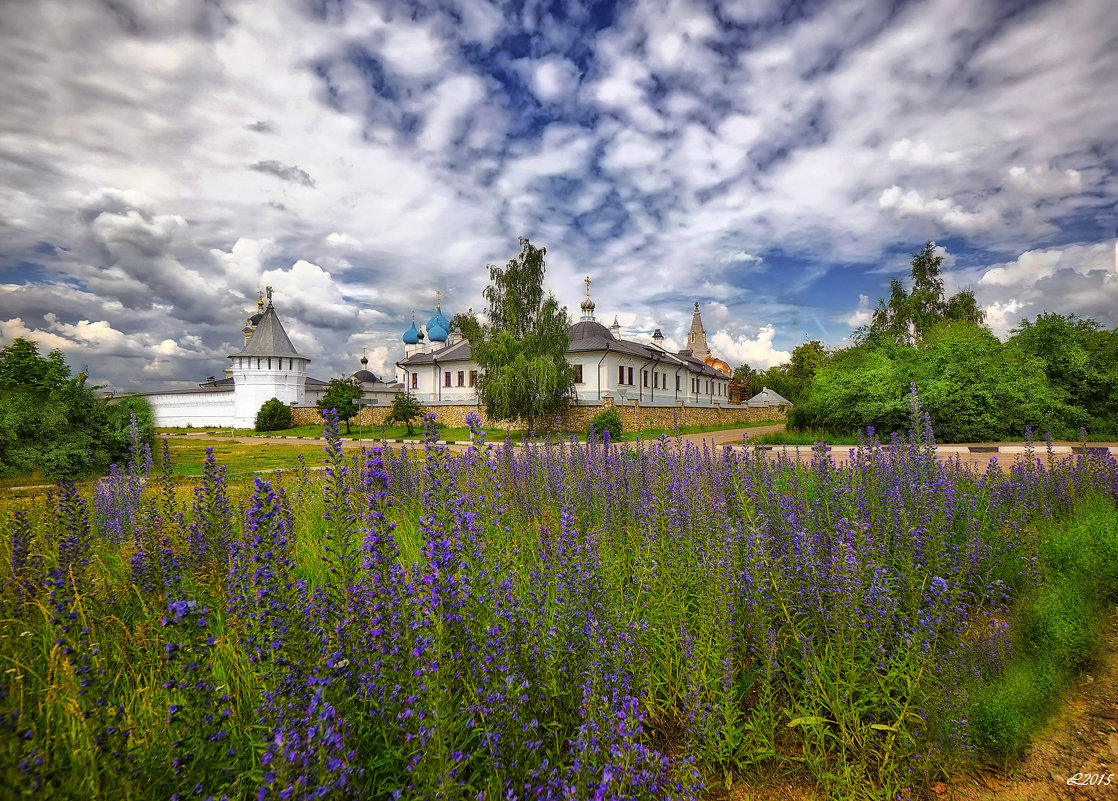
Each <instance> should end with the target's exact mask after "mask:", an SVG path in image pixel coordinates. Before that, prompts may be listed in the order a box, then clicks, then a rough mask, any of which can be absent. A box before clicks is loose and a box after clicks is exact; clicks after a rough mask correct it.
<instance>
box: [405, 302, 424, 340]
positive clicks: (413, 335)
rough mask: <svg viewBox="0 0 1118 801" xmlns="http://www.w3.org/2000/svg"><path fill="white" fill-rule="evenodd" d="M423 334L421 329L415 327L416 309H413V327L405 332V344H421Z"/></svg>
mask: <svg viewBox="0 0 1118 801" xmlns="http://www.w3.org/2000/svg"><path fill="white" fill-rule="evenodd" d="M422 336H423V334H421V333H420V332H419V329H418V328H416V327H415V309H412V311H411V328H409V329H408V330H407V331H405V332H404V344H405V345H418V344H419V338H420V337H422Z"/></svg>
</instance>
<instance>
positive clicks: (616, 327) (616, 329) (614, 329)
mask: <svg viewBox="0 0 1118 801" xmlns="http://www.w3.org/2000/svg"><path fill="white" fill-rule="evenodd" d="M609 332H610V333H611V334H613V338H614V339H621V323H619V322H617V315H616V314H615V315H613V325H611V326H610V327H609Z"/></svg>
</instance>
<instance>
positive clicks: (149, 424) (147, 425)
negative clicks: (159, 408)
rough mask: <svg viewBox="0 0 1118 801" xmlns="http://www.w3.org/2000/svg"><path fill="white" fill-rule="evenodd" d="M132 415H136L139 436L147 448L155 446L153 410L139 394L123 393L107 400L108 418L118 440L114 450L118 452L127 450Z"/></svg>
mask: <svg viewBox="0 0 1118 801" xmlns="http://www.w3.org/2000/svg"><path fill="white" fill-rule="evenodd" d="M133 415H135V416H136V426H137V427H138V428H139V430H140V437H141V438H142V439H143V441H144V442H145V443H146V444H147V446H148V447H149V448H154V447H155V412H153V411H152V410H151V404H149V403H148V402H147V399H146V398H144V397H142V396H140V395H125V396H124V397H123V398H116V399H112V400H110V401H109V418H110V420H111V421H112V428H113V432H114V434H115V435H116V438H117V441H118V445H117V446H116V450H117V452H119V453H124V452H126V451H127V450H128V436H129V435H128V429H129V426H130V425H131V424H132V416H133Z"/></svg>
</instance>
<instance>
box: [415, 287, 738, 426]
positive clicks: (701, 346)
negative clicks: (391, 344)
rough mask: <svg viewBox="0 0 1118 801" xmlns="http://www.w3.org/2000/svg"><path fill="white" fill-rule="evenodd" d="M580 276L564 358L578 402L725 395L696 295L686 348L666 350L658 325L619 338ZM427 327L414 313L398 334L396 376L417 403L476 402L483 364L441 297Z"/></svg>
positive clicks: (711, 400) (723, 373)
mask: <svg viewBox="0 0 1118 801" xmlns="http://www.w3.org/2000/svg"><path fill="white" fill-rule="evenodd" d="M585 283H586V298H585V300H583V301H582V303H581V304H580V308H581V310H582V315H581V319H580V320H579V321H578V322H577V323H575V324H574V325H572V326H571V327H570V330H569V334H568V336H569V338H570V342H569V344H568V346H567V361H568V363H570V364H571V365H572V366H573V367H574V368H575V372H576V379H575V385H574V398H573V400H574V401H575V402H576V403H586V404H595V403H600V402H601V401H602V399H603V398H607V397H609V398H613V399H614V401H615V402H619V403H625V402H633V401H636V402H637V403H640V404H641V405H675V404H678V403H680V402H683V403H687V404H703V405H714V404H727V403H729V387H730V366H729V365H728V364H726V362H724V361H722V360H721V359H717V358H715V357H714V356H713V354H711V352H710V348H709V346H708V345H707V336H706V330H705V329H704V328H703V322H702V317H701V316H700V314H699V304H698V303H696V304H695V309H694V313H693V315H692V318H691V329H690V331H689V333H688V335H687V348H685V349H684V350H680V351H678V352H676V353H672V352H670V351H668V350H667V349H665V347H664V336H663V334H662V333H661V332H660V329H656V330H655V331H654V332H653V334H652V341H651V342H646V343H642V342H636V341H633V340H628V339H622V338H621V326H620V325H618V323H617V318H616V317H615V318H614V321H613V325H612V326H610V327H609V328H607V327H606V326H605V325H603V324H602V323H600V322H598V321H597V319H596V317H595V315H594V311H595V308H596V307H595V304H594V301H593V300H592V299H591V298H590V283H591V282H590V278H589V277H587V278H586V282H585ZM425 329H426V331H424V330H421V329H419V328H417V327H416V324H415V319H414V315H413V319H412V324H411V327H410V328H409V329H408V330H407V331H405V332H404V335H403V342H404V358H403V359H402V360H401V361H399V362H397V363H396V380H397V382H399V383H400V384H402V385H403V386H404V387H406V388H407V390H408V391H409V392H411V393H412V394H413V395H415V396H416V398H417V399H418V400H419V401H420V402H421V403H428V404H431V403H476V402H477V389H476V386H477V380H478V376H479V373H480V369H481V368H480V366H479V365H478V364H477V362H475V361H473V359H472V358H471V354H470V343H469V342H467V341H466V340H464V339H462V338H461V336H460V335H457V334H456V333H455V332H453V331H451V330H450V322H449V320H448V318H447V317H446V315H445V314H443V311H442V303H441V301H440V302H437V305H436V309H435V314H434V315H433V316H432V317H431V319H430V320H428V321H427V325H426V326H425Z"/></svg>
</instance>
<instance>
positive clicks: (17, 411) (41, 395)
mask: <svg viewBox="0 0 1118 801" xmlns="http://www.w3.org/2000/svg"><path fill="white" fill-rule="evenodd" d="M127 452H128V437H127V432H125V434H124V436H123V437H121V436H119V432H118V430H117V426H116V419H115V416H114V414H113V413H112V412H111V411H110V409H109V407H108V405H107V404H106V402H105V400H104V399H102V398H99V397H98V396H97V395H96V393H95V392H94V391H93V388H91V387H87V386H86V385H85V374H84V373H82V374H80V375H78V376H77V377H75V378H70V368H69V367H67V365H66V363H65V362H64V361H63V359H62V354H61V353H60V352H59V351H57V350H55V351H52V352H51V353H50V354H48V355H47V357H46V358H42V357H40V356H39V353H38V346H37V345H36V344H35V343H34V342H30V341H28V340H25V339H17V340H15V341H14V342H13V343H12V344H11V345H9V346H8V347H6V348H4V349H3V350H2V351H0V474H2V475H9V476H10V475H22V474H24V473H29V472H31V471H32V470H35V469H38V470H41V471H42V472H43V474H44V475H45V476H46V477H47V478H50V479H54V480H66V479H75V478H82V477H85V476H88V475H90V474H93V473H100V472H104V471H105V470H106V469H107V468H108V466H109V465H110V464H111V463H112V462H114V461H120V460H122V459H123V458H124V456H125V455H126V454H127Z"/></svg>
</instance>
